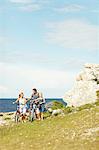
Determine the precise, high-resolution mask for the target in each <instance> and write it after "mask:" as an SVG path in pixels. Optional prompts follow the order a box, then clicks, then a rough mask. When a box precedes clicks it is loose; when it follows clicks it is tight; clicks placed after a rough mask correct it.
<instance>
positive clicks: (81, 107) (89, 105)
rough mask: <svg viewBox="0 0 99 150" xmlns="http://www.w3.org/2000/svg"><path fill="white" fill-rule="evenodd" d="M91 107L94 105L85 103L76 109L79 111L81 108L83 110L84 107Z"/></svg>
mask: <svg viewBox="0 0 99 150" xmlns="http://www.w3.org/2000/svg"><path fill="white" fill-rule="evenodd" d="M92 107H94V105H93V104H85V105H82V106H80V107H78V109H77V110H78V111H81V110H84V109H90V108H92Z"/></svg>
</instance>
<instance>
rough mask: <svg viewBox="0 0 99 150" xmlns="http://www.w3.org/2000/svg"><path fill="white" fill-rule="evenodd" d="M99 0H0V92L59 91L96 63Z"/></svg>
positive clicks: (98, 54)
mask: <svg viewBox="0 0 99 150" xmlns="http://www.w3.org/2000/svg"><path fill="white" fill-rule="evenodd" d="M98 16H99V1H98V0H83V1H82V0H69V1H68V0H0V97H1V98H12V97H18V93H19V92H20V91H24V93H25V96H26V97H29V96H30V95H31V92H32V88H37V89H38V90H39V91H41V92H43V94H44V96H45V97H46V98H48V97H50V98H59V97H63V96H64V94H65V92H66V91H68V90H70V89H71V88H72V86H73V85H74V83H75V78H76V75H77V74H78V73H79V72H80V71H81V70H82V69H83V67H84V64H85V63H99V60H98V58H99V42H98V41H99V17H98Z"/></svg>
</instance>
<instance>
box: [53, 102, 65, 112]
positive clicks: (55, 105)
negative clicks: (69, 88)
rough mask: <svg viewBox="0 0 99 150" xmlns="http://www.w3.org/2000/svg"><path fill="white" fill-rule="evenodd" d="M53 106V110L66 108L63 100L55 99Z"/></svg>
mask: <svg viewBox="0 0 99 150" xmlns="http://www.w3.org/2000/svg"><path fill="white" fill-rule="evenodd" d="M51 108H52V110H55V109H63V108H64V105H63V104H62V103H61V102H58V101H54V102H53V105H52V107H51Z"/></svg>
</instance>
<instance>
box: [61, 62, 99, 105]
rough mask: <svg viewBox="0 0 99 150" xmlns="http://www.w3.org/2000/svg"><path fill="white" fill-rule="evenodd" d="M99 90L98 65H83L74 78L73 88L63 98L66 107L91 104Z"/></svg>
mask: <svg viewBox="0 0 99 150" xmlns="http://www.w3.org/2000/svg"><path fill="white" fill-rule="evenodd" d="M98 90H99V64H85V65H84V69H83V71H82V72H80V73H79V75H77V77H76V82H75V84H74V87H73V88H72V89H71V90H70V91H68V92H67V93H66V94H65V96H64V101H65V102H67V105H68V106H80V105H84V104H87V103H93V102H95V101H96V99H97V94H96V92H97V91H98Z"/></svg>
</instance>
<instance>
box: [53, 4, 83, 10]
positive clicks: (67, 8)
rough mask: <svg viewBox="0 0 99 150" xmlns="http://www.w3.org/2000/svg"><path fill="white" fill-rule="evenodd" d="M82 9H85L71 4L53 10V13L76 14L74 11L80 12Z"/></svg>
mask: <svg viewBox="0 0 99 150" xmlns="http://www.w3.org/2000/svg"><path fill="white" fill-rule="evenodd" d="M84 8H85V7H83V6H81V5H77V4H72V5H65V6H63V7H58V8H54V11H57V12H76V11H81V10H83V9H84Z"/></svg>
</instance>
